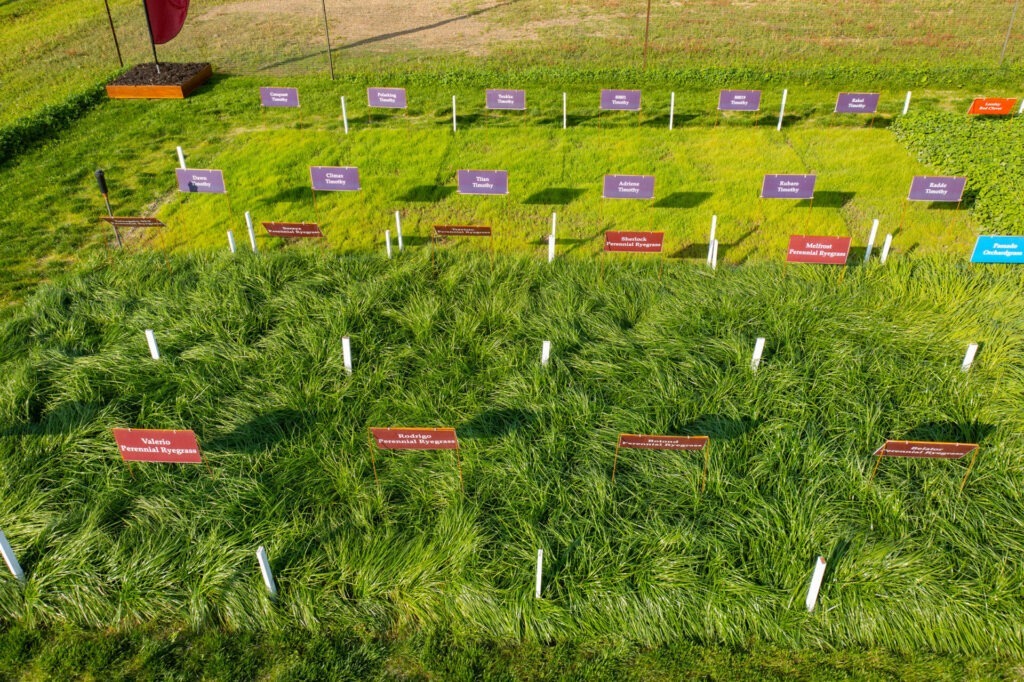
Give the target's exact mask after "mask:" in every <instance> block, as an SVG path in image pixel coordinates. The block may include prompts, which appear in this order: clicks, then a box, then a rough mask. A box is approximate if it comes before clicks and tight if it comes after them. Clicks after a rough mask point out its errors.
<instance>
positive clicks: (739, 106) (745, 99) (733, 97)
mask: <svg viewBox="0 0 1024 682" xmlns="http://www.w3.org/2000/svg"><path fill="white" fill-rule="evenodd" d="M760 108H761V91H760V90H722V91H721V92H719V93H718V110H719V111H757V110H759V109H760Z"/></svg>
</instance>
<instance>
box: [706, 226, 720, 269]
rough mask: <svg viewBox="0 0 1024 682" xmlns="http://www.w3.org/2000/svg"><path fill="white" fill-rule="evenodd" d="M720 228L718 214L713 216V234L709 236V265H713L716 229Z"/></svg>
mask: <svg viewBox="0 0 1024 682" xmlns="http://www.w3.org/2000/svg"><path fill="white" fill-rule="evenodd" d="M717 228H718V216H717V215H713V216H711V236H710V237H708V265H711V252H712V251H713V250H714V248H715V230H716V229H717Z"/></svg>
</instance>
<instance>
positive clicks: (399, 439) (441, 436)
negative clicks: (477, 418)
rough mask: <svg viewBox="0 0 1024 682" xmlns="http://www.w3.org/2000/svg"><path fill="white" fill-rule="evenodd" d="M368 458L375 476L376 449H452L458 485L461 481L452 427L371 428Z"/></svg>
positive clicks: (456, 440) (457, 440) (460, 464)
mask: <svg viewBox="0 0 1024 682" xmlns="http://www.w3.org/2000/svg"><path fill="white" fill-rule="evenodd" d="M370 440H371V443H370V445H371V447H370V458H371V462H372V464H373V478H374V480H375V481H377V484H378V485H380V480H379V479H378V478H377V459H376V457H375V456H374V454H373V451H374V449H377V450H454V451H455V461H456V463H457V464H458V468H459V485H460V486H461V485H463V482H462V458H461V457H460V456H459V438H458V436H457V435H456V433H455V429H452V428H418V427H417V428H402V427H392V428H371V429H370Z"/></svg>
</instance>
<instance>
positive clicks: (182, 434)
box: [113, 429, 203, 464]
mask: <svg viewBox="0 0 1024 682" xmlns="http://www.w3.org/2000/svg"><path fill="white" fill-rule="evenodd" d="M113 432H114V442H116V443H117V449H118V450H119V451H120V453H121V459H123V460H124V461H126V462H170V463H172V464H202V462H203V458H202V455H201V454H200V453H199V444H198V443H197V442H196V434H195V433H193V432H192V431H177V430H173V431H172V430H170V429H113Z"/></svg>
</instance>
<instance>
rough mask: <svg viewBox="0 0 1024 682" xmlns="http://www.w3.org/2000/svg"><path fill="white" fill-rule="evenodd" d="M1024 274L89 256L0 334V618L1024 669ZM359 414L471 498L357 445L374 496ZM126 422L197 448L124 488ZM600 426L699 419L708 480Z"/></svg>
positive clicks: (936, 261) (908, 266) (934, 266)
mask: <svg viewBox="0 0 1024 682" xmlns="http://www.w3.org/2000/svg"><path fill="white" fill-rule="evenodd" d="M1021 284H1022V281H1021V274H1020V271H1019V270H1014V269H1011V268H1008V267H992V268H977V267H976V268H968V267H966V266H964V265H963V264H960V263H950V262H948V259H946V258H944V257H930V258H921V259H917V260H906V259H894V260H892V261H890V263H889V264H888V265H887V266H877V264H876V265H871V266H869V267H863V268H856V269H851V270H850V271H849V272H847V273H846V274H845V276H842V275H841V273H840V271H839V270H838V269H829V268H814V267H789V268H784V267H783V266H782V265H781V264H779V263H765V262H762V263H756V264H750V265H748V266H747V267H744V268H729V269H725V270H720V271H719V272H717V273H711V272H709V271H706V270H703V269H700V268H696V267H693V268H666V269H665V272H664V274H663V276H662V277H661V278H660V280H659V278H658V276H657V266H656V265H655V264H654V263H652V262H642V261H641V262H638V261H635V260H634V261H624V260H623V261H614V262H611V263H609V264H608V266H607V268H606V269H605V270H604V273H603V276H602V275H601V274H600V268H599V267H598V264H597V263H594V262H591V261H587V260H583V259H561V260H559V261H556V262H555V263H554V264H551V265H548V264H546V263H542V262H540V260H539V259H536V258H529V257H523V256H520V257H505V256H499V257H497V258H496V259H495V260H494V262H493V263H492V261H491V259H490V258H488V257H487V256H484V255H474V254H469V253H457V252H454V251H439V252H438V253H436V254H435V255H434V258H433V259H431V258H430V256H429V255H428V254H427V253H426V252H425V251H423V250H420V251H418V252H413V253H408V254H404V255H403V256H402V257H401V258H398V259H397V260H393V261H390V262H389V261H386V260H385V259H384V257H383V255H381V254H374V255H363V256H347V257H346V256H339V255H337V254H334V253H331V252H327V251H323V250H320V249H317V248H301V247H300V248H295V249H289V250H281V251H279V252H274V253H263V254H260V255H259V256H253V255H251V254H246V253H242V254H238V255H237V256H234V257H232V256H229V255H228V254H226V253H222V254H217V255H198V256H196V255H190V256H186V255H177V254H175V255H172V256H170V257H169V258H166V259H165V257H164V256H163V255H160V254H150V255H140V256H132V257H120V256H119V257H116V258H115V259H114V260H112V261H110V262H107V261H105V260H102V259H96V260H90V261H89V262H88V263H86V264H85V265H84V267H83V269H82V270H81V271H80V272H79V273H78V274H76V275H73V276H69V277H67V278H64V279H63V280H62V281H61V282H60V283H57V284H54V285H48V286H44V287H43V288H42V289H41V290H40V291H39V293H38V294H37V295H35V296H34V297H33V298H32V299H31V300H30V301H29V302H28V303H26V305H25V306H24V307H22V308H19V309H18V311H16V313H15V314H14V316H13V317H12V318H11V319H10V320H9V321H8V322H6V323H5V324H4V325H3V326H2V328H0V422H2V423H3V425H4V426H3V427H2V429H3V430H2V431H0V471H2V476H0V528H2V529H3V530H4V532H5V533H6V534H7V536H8V538H10V540H11V543H12V545H13V546H14V548H15V550H16V551H17V552H18V555H19V558H20V559H21V561H22V564H23V566H24V568H25V570H26V574H27V576H28V581H27V583H26V584H25V585H24V586H21V585H19V584H18V583H17V582H16V581H14V580H13V579H12V578H10V577H9V576H3V577H0V612H2V614H3V617H4V618H5V619H10V620H18V621H21V622H23V623H26V624H28V625H34V624H50V623H54V624H56V623H70V624H76V625H87V626H94V627H107V626H111V625H115V624H117V625H120V626H123V627H131V626H135V625H137V624H140V623H150V624H153V623H158V624H159V623H164V624H168V625H171V626H173V625H180V626H188V627H199V626H206V625H211V624H218V625H222V626H224V627H227V628H251V627H270V628H272V629H278V628H293V627H305V628H320V627H332V626H333V627H352V628H356V629H357V630H359V631H363V632H387V633H390V636H403V635H405V634H409V633H415V632H431V631H434V630H435V629H450V630H452V631H453V632H455V633H456V634H458V633H474V634H475V635H476V636H483V637H494V638H496V639H498V640H513V641H518V640H526V641H534V640H538V641H544V642H553V641H563V640H574V639H580V640H587V641H599V640H600V641H604V640H607V641H627V642H635V643H639V644H642V645H651V644H657V643H666V642H673V641H679V640H680V639H690V640H696V641H701V642H719V643H722V644H724V645H728V646H743V647H745V646H749V645H751V644H752V643H757V642H764V643H772V644H774V645H779V646H784V647H810V648H829V649H831V648H838V649H845V648H849V647H872V646H880V647H885V648H887V649H890V650H894V651H905V652H912V651H921V650H928V651H935V652H947V653H958V654H983V655H988V656H996V655H1003V656H1012V657H1019V656H1020V655H1021V654H1022V653H1024V652H1022V651H1021V648H1020V640H1019V638H1018V637H1017V632H1018V623H1019V622H1020V621H1021V618H1022V617H1024V607H1022V605H1021V602H1020V600H1019V599H1018V596H1019V594H1020V591H1021V589H1022V587H1024V572H1022V569H1021V565H1020V563H1019V562H1016V561H1013V559H1012V558H1013V557H1015V556H1017V555H1019V554H1020V553H1021V551H1024V540H1022V537H1024V536H1022V535H1021V534H1020V533H1019V532H1018V527H1019V522H1018V516H1019V514H1018V511H1019V509H1020V504H1021V497H1020V492H1019V486H1018V480H1019V478H1020V475H1021V473H1022V472H1021V463H1020V457H1019V454H1020V452H1021V447H1022V440H1021V433H1022V426H1024V424H1022V417H1021V411H1020V409H1019V405H1020V402H1021V400H1022V399H1024V376H1022V374H1021V368H1020V362H1019V360H1020V358H1021V356H1022V352H1024V328H1022V322H1021V321H1022V320H1024V316H1022V314H1021V313H1022V312H1024V311H1022V310H1021V307H1022V304H1021V299H1020V297H1019V291H1020V287H1021ZM147 328H151V329H154V330H155V331H156V337H157V339H158V342H159V343H160V347H161V351H162V355H163V359H161V360H160V361H158V362H154V361H152V360H150V359H149V357H148V353H147V350H146V343H145V339H144V336H143V330H144V329H147ZM346 335H347V336H349V337H350V338H351V339H352V343H353V347H354V359H355V370H354V374H353V375H352V376H351V377H348V376H346V374H345V372H344V369H343V366H342V356H341V338H342V337H343V336H346ZM758 336H763V337H766V338H767V339H768V346H767V352H766V356H765V359H764V362H763V364H762V367H761V369H760V370H759V371H758V372H756V373H751V371H750V367H749V362H750V353H751V350H752V348H753V345H754V340H755V338H756V337H758ZM545 339H550V340H551V341H552V342H553V347H554V350H553V355H552V362H551V366H550V367H548V368H546V369H543V368H541V367H540V346H541V341H542V340H545ZM970 342H978V343H981V344H982V350H981V353H980V354H979V356H978V359H977V362H976V364H975V367H974V368H973V369H972V370H971V372H970V373H967V374H965V373H963V372H961V371H960V361H961V358H962V357H963V353H964V351H965V349H966V347H967V345H968V343H970ZM380 425H408V426H454V427H455V428H457V429H458V433H459V436H460V438H461V440H462V449H461V458H462V468H463V472H464V480H465V484H464V489H463V488H462V486H460V481H459V475H458V470H457V467H456V462H455V460H454V458H453V456H452V453H451V452H432V453H424V452H405V453H395V452H380V453H377V455H376V468H377V473H378V476H379V485H378V484H376V483H375V478H374V474H373V469H372V466H371V457H370V454H371V452H370V449H369V445H368V443H367V431H366V429H367V427H370V426H380ZM115 426H135V427H160V428H194V429H195V430H196V432H197V434H198V436H199V439H200V443H201V445H202V448H203V450H204V453H205V456H206V458H207V461H208V462H209V468H207V467H204V466H192V467H175V466H163V465H153V466H141V465H137V466H134V467H133V468H132V471H131V472H130V471H129V470H128V468H127V467H126V466H125V465H124V464H123V463H122V462H121V461H120V460H119V457H118V455H117V451H116V450H115V448H114V445H113V442H112V439H111V435H110V431H109V429H110V428H111V427H115ZM621 432H626V433H662V434H665V433H667V434H692V435H708V436H710V437H711V439H712V441H711V446H710V447H711V450H710V458H711V460H710V461H711V465H710V471H709V476H708V481H707V488H706V490H705V491H704V492H701V469H702V462H701V458H700V457H699V456H692V455H687V454H681V453H667V452H645V451H628V452H626V451H624V452H623V453H620V458H619V462H618V474H617V476H616V480H615V483H614V484H613V483H612V482H611V480H610V473H611V465H612V457H613V451H614V443H615V438H616V436H617V434H618V433H621ZM886 438H920V439H924V440H957V441H969V442H977V443H980V444H981V454H980V455H979V458H978V461H977V464H976V465H975V467H974V469H973V472H972V474H971V476H970V478H968V479H967V484H966V487H965V488H964V489H963V490H962V491H961V489H960V486H961V480H962V478H963V476H964V474H965V473H966V469H967V467H968V462H967V461H965V460H961V461H919V460H891V461H886V462H884V463H883V465H882V466H881V468H880V470H879V472H878V475H877V477H876V478H875V479H874V480H873V481H871V480H869V476H870V472H871V468H872V465H873V464H874V460H873V458H872V457H871V453H872V451H873V450H874V449H875V448H876V447H878V446H879V445H880V444H881V443H882V442H883V441H884V439H886ZM261 544H262V545H265V546H266V547H267V549H268V551H269V554H270V557H271V561H272V563H273V567H274V570H275V572H276V577H277V580H278V585H279V587H280V590H281V594H280V598H279V600H278V601H277V602H276V603H275V602H271V601H270V600H269V599H268V597H267V595H266V592H265V590H264V587H263V585H262V581H261V580H260V577H259V574H258V571H257V567H256V561H255V556H254V552H255V549H256V547H257V546H258V545H261ZM538 548H543V549H544V550H545V557H546V558H545V579H544V586H543V595H542V599H540V600H536V599H534V598H533V585H534V583H533V580H534V562H535V558H536V552H537V549H538ZM818 555H822V556H825V557H827V558H828V559H829V573H828V575H827V577H826V581H825V585H824V587H823V591H822V595H821V598H820V600H819V605H818V609H817V610H816V611H815V612H814V613H813V614H808V613H807V612H806V611H805V609H804V607H803V599H804V595H805V592H806V589H807V583H808V581H809V578H810V570H811V566H812V562H813V560H814V558H815V557H816V556H818Z"/></svg>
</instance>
